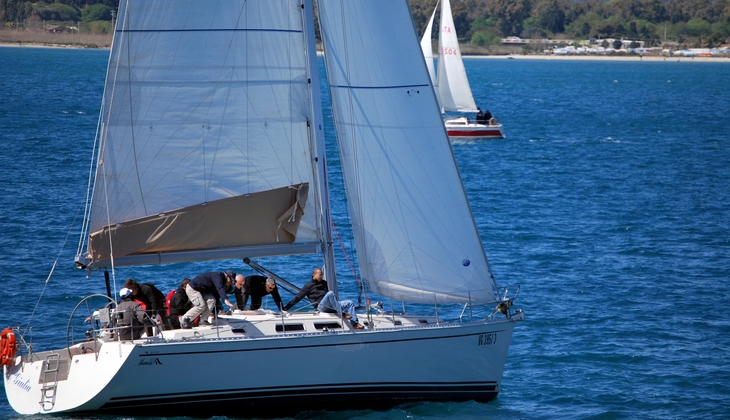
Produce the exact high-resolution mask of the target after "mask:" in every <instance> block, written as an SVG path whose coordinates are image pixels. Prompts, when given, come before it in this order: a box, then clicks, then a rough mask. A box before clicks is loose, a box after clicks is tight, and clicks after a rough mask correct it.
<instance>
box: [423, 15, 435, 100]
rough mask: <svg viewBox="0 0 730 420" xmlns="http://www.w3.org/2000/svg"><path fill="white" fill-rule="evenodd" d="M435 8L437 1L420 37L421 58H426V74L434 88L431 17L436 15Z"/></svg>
mask: <svg viewBox="0 0 730 420" xmlns="http://www.w3.org/2000/svg"><path fill="white" fill-rule="evenodd" d="M436 10H438V2H437V3H436V7H435V8H434V9H433V13H431V19H429V20H428V25H426V30H425V31H424V32H423V37H421V51H423V58H425V59H426V67H427V68H428V75H429V76H431V83H432V84H433V86H434V88H436V86H437V85H438V83H437V81H436V69H434V67H433V45H432V42H431V32H432V30H433V19H434V18H435V17H436ZM436 91H438V90H436Z"/></svg>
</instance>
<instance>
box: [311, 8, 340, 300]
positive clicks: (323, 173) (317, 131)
mask: <svg viewBox="0 0 730 420" xmlns="http://www.w3.org/2000/svg"><path fill="white" fill-rule="evenodd" d="M303 7H304V19H305V22H304V28H305V38H306V45H307V58H308V59H309V86H310V95H311V96H310V97H311V101H312V116H313V117H314V121H313V122H310V124H309V130H310V133H311V136H312V144H313V146H314V150H313V152H312V157H313V159H314V162H313V163H312V168H313V169H314V172H315V173H314V176H315V178H316V180H317V183H318V189H319V192H320V193H319V195H318V197H319V200H320V203H319V204H320V206H319V207H320V223H321V224H322V253H323V255H324V272H325V274H326V279H327V286H328V287H329V290H332V291H333V292H335V295H337V273H336V271H335V254H334V250H333V248H332V227H331V225H332V215H331V213H330V199H329V185H328V180H327V156H326V153H325V143H324V127H323V125H324V123H323V120H322V99H321V96H320V91H319V89H320V88H319V86H320V85H319V66H318V65H317V46H316V44H315V41H314V40H315V34H314V9H313V6H312V1H311V0H304V2H303Z"/></svg>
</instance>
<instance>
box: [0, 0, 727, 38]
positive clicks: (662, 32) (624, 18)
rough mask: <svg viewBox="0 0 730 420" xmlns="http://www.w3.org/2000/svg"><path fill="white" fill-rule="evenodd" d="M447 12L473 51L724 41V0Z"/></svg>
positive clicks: (15, 16)
mask: <svg viewBox="0 0 730 420" xmlns="http://www.w3.org/2000/svg"><path fill="white" fill-rule="evenodd" d="M409 3H410V6H411V11H412V13H413V20H414V22H415V25H416V30H417V31H418V32H419V34H420V33H423V29H424V28H425V26H426V24H427V22H428V19H429V18H430V17H431V13H432V12H433V10H434V8H435V7H436V0H409ZM118 6H119V0H57V1H56V2H50V3H44V2H42V1H38V2H36V3H32V2H31V1H27V0H0V22H2V23H3V24H4V27H6V28H21V27H22V28H27V27H38V25H39V22H55V23H64V22H86V23H88V24H89V25H88V27H89V28H91V29H90V30H91V31H93V32H99V33H106V32H107V31H109V28H110V26H109V23H110V22H111V20H112V19H113V13H114V12H115V11H116V9H117V8H118ZM451 7H452V13H453V15H454V24H455V26H456V32H457V33H458V34H459V36H460V38H461V40H462V42H464V43H470V44H472V45H474V46H480V47H482V46H486V47H488V46H491V45H498V44H499V43H501V39H502V38H505V37H509V36H518V37H522V38H550V39H589V38H629V39H636V40H643V41H645V45H646V46H658V45H661V44H662V43H664V42H666V41H672V42H675V43H677V44H687V45H691V46H697V47H715V46H718V45H721V44H723V43H725V42H726V41H727V39H728V38H730V0H608V1H604V0H585V1H583V0H574V1H570V0H451ZM436 16H437V18H436V20H437V22H436V25H438V13H437V14H436ZM104 22H106V24H104ZM436 33H437V32H436V31H434V35H435V34H436Z"/></svg>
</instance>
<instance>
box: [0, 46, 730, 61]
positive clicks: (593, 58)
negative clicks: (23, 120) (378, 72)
mask: <svg viewBox="0 0 730 420" xmlns="http://www.w3.org/2000/svg"><path fill="white" fill-rule="evenodd" d="M0 47H16V48H61V49H79V50H87V49H88V50H105V49H106V50H108V49H109V47H107V46H102V47H90V46H84V45H73V44H57V43H37V42H0ZM317 53H318V54H320V51H317ZM463 58H465V59H488V60H546V61H656V62H658V61H665V62H685V63H730V57H685V56H679V55H676V56H656V55H644V56H638V55H611V56H608V55H585V54H581V55H577V54H571V55H542V54H533V55H522V54H511V55H464V56H463Z"/></svg>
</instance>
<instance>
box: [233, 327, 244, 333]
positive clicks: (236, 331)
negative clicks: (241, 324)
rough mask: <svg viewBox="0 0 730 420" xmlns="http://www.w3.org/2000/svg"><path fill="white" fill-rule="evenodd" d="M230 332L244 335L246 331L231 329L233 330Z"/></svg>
mask: <svg viewBox="0 0 730 420" xmlns="http://www.w3.org/2000/svg"><path fill="white" fill-rule="evenodd" d="M231 331H232V332H234V333H236V334H245V333H246V330H245V329H243V328H233V329H231Z"/></svg>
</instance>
